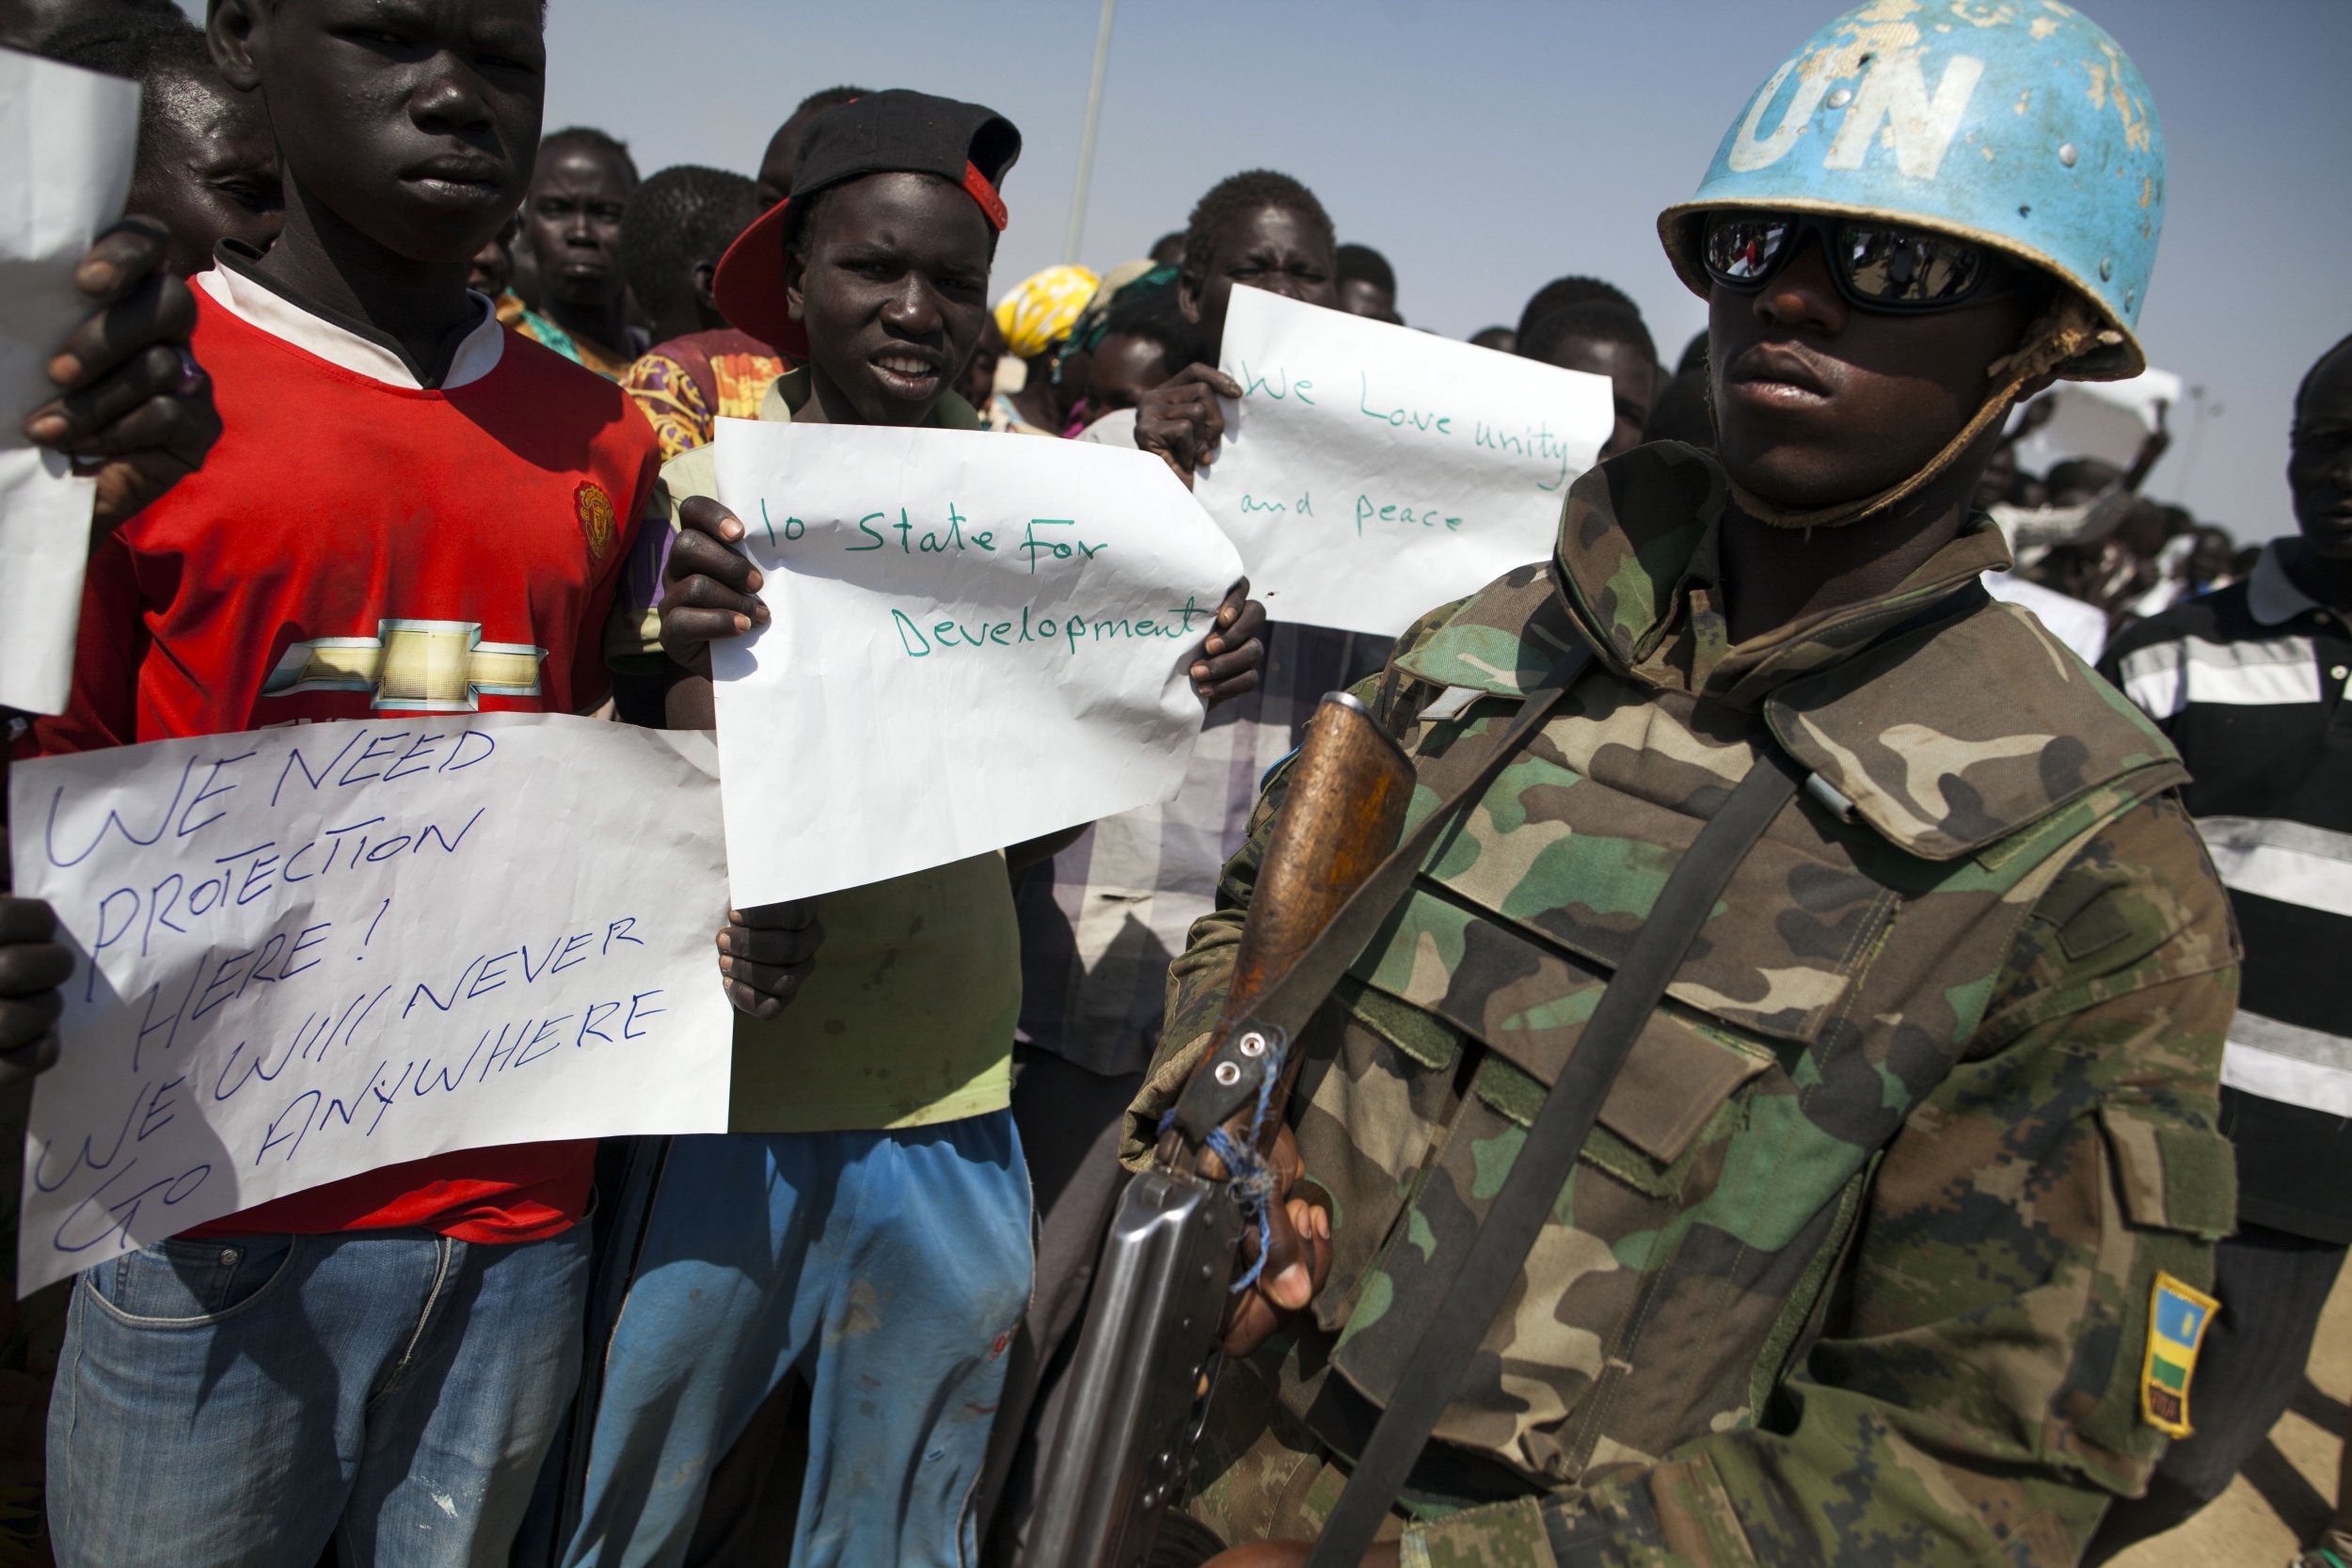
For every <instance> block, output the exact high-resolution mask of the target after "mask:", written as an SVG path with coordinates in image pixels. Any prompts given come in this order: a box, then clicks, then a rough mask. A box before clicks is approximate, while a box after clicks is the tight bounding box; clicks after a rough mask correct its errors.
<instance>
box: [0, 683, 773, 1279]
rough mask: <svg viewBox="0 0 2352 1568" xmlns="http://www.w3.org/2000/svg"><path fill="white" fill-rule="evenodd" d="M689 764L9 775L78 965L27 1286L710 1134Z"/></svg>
mask: <svg viewBox="0 0 2352 1568" xmlns="http://www.w3.org/2000/svg"><path fill="white" fill-rule="evenodd" d="M716 766H717V759H716V757H715V755H714V754H713V752H712V748H711V745H710V742H709V739H708V737H707V736H701V735H694V734H686V735H675V736H673V735H665V734H662V733H660V732H657V731H651V730H640V729H634V728H631V727H629V726H628V725H624V724H605V723H597V722H595V721H590V720H586V719H574V718H569V717H566V716H561V715H547V714H481V715H458V716H453V717H450V718H431V719H426V718H421V717H405V716H396V715H395V716H387V717H385V718H383V719H381V720H377V721H367V722H361V721H345V722H338V723H329V724H299V725H292V726H288V727H286V728H283V729H271V730H255V731H250V732H247V733H245V734H242V735H221V736H205V737H202V738H199V739H191V740H161V741H154V742H151V743H149V744H147V745H143V746H125V747H121V748H119V749H118V750H113V751H105V752H85V753H83V754H81V755H78V756H68V757H57V758H53V759H50V760H47V761H43V762H33V763H25V764H22V765H20V766H19V767H18V768H16V769H15V770H14V773H13V776H12V777H11V778H10V780H9V789H8V806H9V823H10V833H11V844H12V847H13V851H14V864H15V873H16V888H17V891H18V892H19V893H22V894H25V895H32V896H37V897H42V898H46V899H48V900H49V902H50V903H51V904H52V905H53V906H55V908H56V911H57V920H58V924H59V926H60V927H61V931H62V934H61V937H60V940H61V941H63V942H67V943H68V944H69V945H71V946H72V947H73V948H74V949H75V950H76V951H75V959H74V968H73V975H72V979H71V980H70V981H69V982H68V983H67V986H66V1008H65V1015H64V1018H63V1020H62V1021H61V1022H60V1023H59V1025H58V1029H59V1034H60V1037H61V1040H62V1046H63V1049H62V1051H61V1053H60V1054H59V1058H58V1061H57V1065H56V1067H55V1068H53V1069H50V1070H49V1072H48V1073H46V1074H45V1075H44V1076H43V1077H42V1078H41V1079H40V1083H39V1085H38V1087H37V1088H36V1089H35V1091H34V1097H33V1119H32V1132H31V1135H30V1136H29V1137H28V1138H27V1139H26V1142H25V1149H24V1212H23V1215H22V1218H21V1221H20V1226H19V1239H18V1259H17V1287H18V1289H19V1290H20V1291H33V1290H36V1289H38V1288H39V1287H40V1286H42V1285H45V1284H47V1283H49V1282H50V1281H52V1280H56V1279H61V1278H64V1277H65V1276H67V1275H71V1274H73V1273H75V1272H77V1271H79V1270H82V1269H86V1268H88V1267H89V1266H90V1265H92V1264H94V1263H99V1262H103V1261H104V1260H105V1259H108V1258H111V1257H114V1256H115V1255H116V1254H118V1253H121V1252H125V1251H128V1250H129V1249H131V1248H132V1247H135V1246H138V1245H141V1244H143V1243H149V1242H153V1241H158V1240H161V1239H163V1238H165V1237H167V1236H172V1235H176V1234H178V1233H179V1232H181V1231H183V1230H186V1229H188V1228H189V1227H192V1226H198V1225H201V1224H204V1223H205V1222H206V1221H208V1220H215V1219H218V1218H220V1217H221V1216H222V1215H224V1214H230V1213H234V1212H237V1211H239V1210H241V1209H246V1208H250V1207H252V1206H253V1205H254V1204H257V1203H262V1202H265V1201H267V1200H268V1199H270V1198H274V1197H282V1196H285V1195H287V1194H289V1193H294V1192H299V1191H301V1190H303V1189H305V1188H308V1187H315V1186H318V1185H320V1184H321V1183H323V1182H327V1181H334V1180H341V1179H342V1178H344V1177H347V1176H354V1175H357V1174H358V1173H359V1172H361V1171H366V1170H373V1169H374V1168H376V1167H378V1166H383V1165H390V1164H399V1163H400V1162H402V1161H405V1160H417V1159H422V1158H424V1157H426V1156H428V1155H434V1154H442V1153H448V1152H450V1151H452V1150H455V1149H463V1148H485V1147H489V1146H492V1145H498V1144H511V1143H528V1142H535V1141H538V1140H542V1139H560V1138H590V1137H597V1136H602V1135H605V1134H618V1133H630V1132H724V1131H725V1130H726V1121H727V1114H726V1113H727V1076H728V1070H729V1065H730V1061H731V1059H732V1053H733V1039H734V1035H733V1030H732V1028H731V1026H730V1023H729V1019H730V1017H731V1014H730V1012H729V1010H728V1007H727V1004H726V1000H725V998H724V996H723V993H722V991H721V989H720V985H719V978H718V974H717V966H716V961H715V954H714V951H713V949H712V947H711V933H712V932H713V931H714V930H716V929H717V927H718V925H719V922H720V921H721V919H722V918H723V910H724V902H723V900H724V896H725V886H724V881H723V875H724V873H723V852H722V850H721V847H720V843H719V824H718V809H717V807H718V783H717V780H716V778H715V777H714V772H715V769H716Z"/></svg>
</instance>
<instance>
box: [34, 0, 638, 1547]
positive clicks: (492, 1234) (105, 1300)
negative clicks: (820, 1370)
mask: <svg viewBox="0 0 2352 1568" xmlns="http://www.w3.org/2000/svg"><path fill="white" fill-rule="evenodd" d="M543 27H544V19H543V16H542V12H541V8H540V7H539V6H538V5H537V4H536V3H535V0H470V3H468V0H399V3H397V4H389V5H387V4H378V3H375V0H276V3H265V0H216V3H215V7H214V9H213V17H212V23H211V40H212V47H213V52H214V55H215V59H216V60H217V61H218V62H219V64H220V67H221V70H222V72H223V74H224V76H225V77H226V78H227V79H228V80H229V82H230V84H231V85H232V86H233V87H237V88H238V89H239V90H241V91H246V92H253V93H258V94H259V95H260V96H261V98H262V102H263V103H265V104H266V106H267V107H268V110H269V113H270V119H271V122H272V126H273V129H274V131H275V134H276V136H277V139H278V148H279V152H280V157H281V160H282V164H283V168H284V173H285V180H286V203H287V214H286V224H285V229H284V231H283V233H282V235H281V237H280V238H279V240H278V244H277V245H275V246H274V247H273V248H272V249H271V250H270V251H269V252H268V254H267V255H266V256H261V255H253V254H250V253H240V252H237V251H234V250H232V249H230V248H228V247H224V248H223V249H222V250H221V251H220V252H219V253H218V254H217V257H216V264H215V267H214V269H213V270H212V271H210V272H207V273H204V274H201V275H200V276H199V277H198V278H197V279H196V280H195V285H196V293H197V296H198V302H199V321H198V325H197V329H196V335H195V344H196V352H197V354H198V355H199V356H200V357H201V358H202V360H203V363H204V365H205V368H206V370H207V371H208V372H210V374H211V375H212V377H213V379H214V382H215V395H216V397H217V399H218V402H219V405H220V410H221V418H222V422H223V426H224V430H225V434H224V436H223V437H222V439H221V441H220V443H219V445H218V446H216V447H215V449H214V451H213V452H212V454H211V456H210V458H209V460H208V461H207V463H206V466H205V467H204V468H203V469H202V471H201V472H200V473H199V474H197V475H195V476H193V477H192V478H190V479H188V480H187V481H184V482H183V483H181V484H180V485H179V486H178V487H177V488H176V489H175V490H174V491H173V492H172V493H171V494H170V495H169V496H168V497H167V498H166V499H164V500H162V501H160V502H158V503H157V504H154V505H151V506H150V507H149V508H148V509H147V510H146V511H144V512H142V513H141V514H139V515H137V516H136V517H135V518H133V519H132V520H131V521H130V522H129V523H127V524H125V525H124V526H123V527H122V528H121V529H120V530H119V531H117V533H116V534H115V535H114V536H113V537H112V538H110V539H108V540H107V541H106V542H105V543H104V544H103V545H102V546H100V548H99V550H98V551H97V553H96V555H95V556H94V557H93V559H92V561H91V564H90V572H89V580H88V586H87V591H86V593H85V595H84V606H83V618H82V635H81V644H80V653H79V657H78V662H77V665H76V669H75V683H74V693H73V701H72V709H71V711H70V712H69V713H67V714H66V715H65V716H64V717H62V718H60V719H56V720H51V721H41V722H40V723H39V724H37V725H36V726H35V729H34V739H35V742H36V745H37V747H38V749H39V750H40V751H41V752H69V751H75V750H81V749H86V748H90V747H98V746H110V745H120V744H125V743H129V742H132V741H139V740H149V739H154V738H159V737H163V736H186V735H203V734H213V733H219V732H225V731H235V730H244V729H251V728H257V727H261V726H263V725H274V724H282V723H288V722H293V721H301V720H328V719H349V718H363V717H366V716H368V715H369V714H371V713H373V712H382V711H396V712H412V713H413V712H421V713H466V712H475V711H485V710H488V711H499V710H509V711H511V710H517V709H519V710H526V711H529V710H551V711H559V712H564V711H580V710H584V709H587V708H591V707H594V706H596V705H598V704H600V703H601V702H602V701H603V700H604V698H605V695H606V686H607V678H606V674H605V671H604V668H603V665H602V662H601V659H600V657H599V655H598V652H597V642H598V633H599V631H600V629H601V626H602V624H603V621H604V618H605V615H606V613H607V611H608V609H609V606H610V603H611V600H612V592H613V587H614V582H615V578H616V575H617V573H618V570H619V567H620V564H621V562H622V561H623V559H624V558H625V557H626V555H627V554H628V547H629V543H630V540H629V534H630V532H631V531H632V529H633V525H634V522H635V519H636V518H637V517H638V515H640V513H641V512H642V510H643V509H644V502H645V498H646V494H647V492H648V490H649V487H650V484H651V480H652V476H653V468H654V461H655V453H654V441H653V436H652V433H651V431H650V430H649V429H648V428H647V427H646V425H645V422H644V420H643V419H642V418H641V417H640V416H639V415H637V414H636V412H635V411H634V410H633V409H631V408H630V407H629V405H628V400H627V398H626V396H625V395H624V394H623V393H622V392H620V390H619V389H618V388H613V387H612V386H610V385H609V384H607V383H605V382H603V381H601V380H599V379H597V378H596V377H595V376H593V375H591V374H588V373H587V372H582V371H580V370H579V369H578V368H577V367H575V366H572V365H569V364H566V363H565V362H564V361H563V360H562V359H560V358H559V357H557V356H555V355H553V354H550V353H548V352H547V351H546V350H544V349H541V348H539V347H538V346H536V345H534V344H532V343H529V342H526V341H522V340H521V339H519V338H516V337H515V336H514V335H513V334H511V333H510V332H508V331H506V330H505V329H504V328H502V327H501V326H500V325H498V324H497V322H496V321H495V320H494V319H493V318H492V317H491V315H490V313H489V311H488V310H487V309H486V308H485V302H484V301H483V300H482V299H481V298H479V297H478V296H475V295H472V294H469V293H468V291H467V288H466V278H467V267H468V261H469V258H470V257H471V256H472V255H473V254H474V253H475V252H476V251H477V250H479V249H480V248H481V246H482V245H483V244H484V242H485V241H486V240H487V239H488V238H490V236H491V235H492V234H493V233H494V232H496V231H497V230H499V228H500V227H501V225H502V224H504V223H505V221H506V219H507V216H508V214H510V213H512V212H513V211H514V209H515V206H516V202H517V201H518V200H519V199H520V198H521V196H522V191H523V186H524V182H525V180H526V179H527V177H528V174H529V171H530V168H531V165H532V154H533V149H534V147H535V144H536V141H537V137H538V133H539V116H540V108H541V98H542V92H543V71H544V64H545V52H544V44H543V40H542V32H543ZM594 1148H595V1146H594V1145H593V1144H592V1143H585V1142H580V1143H563V1144H537V1145H519V1146H512V1147H507V1148H489V1149H474V1150H469V1151H467V1152H463V1153H459V1154H453V1155H450V1156H446V1157H440V1158H435V1159H432V1160H426V1161H419V1162H414V1163H410V1164H402V1165H397V1166H392V1167H389V1168H386V1169H382V1170H377V1171H374V1172H372V1173H370V1174H368V1175H365V1176H362V1177H358V1178H355V1179H353V1180H348V1181H342V1182H338V1183H334V1184H332V1185H329V1186H326V1187H322V1188H318V1189H316V1190H313V1191H310V1192H307V1193H302V1194H297V1195H295V1196H292V1197H288V1198H283V1199H280V1200H278V1201H276V1202H273V1203H269V1204H266V1205H263V1206H262V1207H261V1208H258V1209H253V1210H248V1211H246V1212H244V1213H242V1214H237V1215H232V1216H230V1218H228V1219H226V1220H223V1221H220V1222H218V1223H215V1224H214V1225H211V1226H207V1227H201V1228H199V1230H197V1231H193V1232H190V1233H188V1234H185V1235H183V1236H180V1237H177V1238H174V1239H173V1240H171V1241H168V1242H165V1243H159V1244H156V1245H152V1246H149V1247H146V1248H143V1249H141V1250H139V1251H137V1252H135V1253H132V1254H129V1255H127V1256H125V1257H123V1258H120V1259H116V1260H114V1261H112V1262H109V1263H106V1264H103V1265H102V1266H100V1267H98V1268H95V1269H92V1270H91V1271H89V1272H88V1273H87V1274H86V1275H84V1276H83V1277H82V1280H81V1282H80V1283H79V1285H78V1286H77V1288H76V1290H75V1291H74V1297H73V1306H72V1317H71V1320H70V1324H69V1328H68V1337H67V1342H66V1347H65V1352H64V1358H63V1362H62V1368H63V1370H61V1372H60V1376H59V1386H58V1388H57V1391H56V1398H55V1400H54V1401H53V1402H52V1405H51V1417H50V1430H49V1452H50V1461H49V1464H50V1480H51V1490H50V1494H49V1507H50V1518H51V1522H52V1528H53V1530H54V1532H55V1537H56V1548H57V1559H58V1560H59V1561H60V1562H61V1563H65V1564H68V1565H77V1564H104V1565H106V1568H136V1565H138V1564H144V1563H165V1562H168V1563H171V1564H173V1565H175V1568H178V1565H203V1564H215V1563H217V1564H230V1563H235V1564H239V1565H256V1568H266V1565H275V1564H285V1565H287V1568H310V1565H311V1564H313V1563H315V1562H316V1561H317V1560H318V1558H319V1556H320V1554H321V1552H322V1551H323V1550H325V1549H326V1544H327V1543H328V1541H329V1540H330V1538H333V1537H336V1536H338V1535H339V1534H340V1536H341V1537H342V1550H343V1555H344V1557H345V1559H346V1560H354V1561H365V1562H372V1563H375V1564H382V1565H400V1568H406V1565H411V1564H439V1563H460V1562H464V1563H474V1562H491V1561H502V1560H504V1558H505V1555H506V1551H507V1545H508V1543H509V1541H510V1540H511V1539H512V1536H513V1534H514V1531H515V1528H516V1523H517V1521H518V1520H519V1518H520V1516H521V1513H522V1511H523V1507H524V1503H525V1501H526V1499H527V1497H528V1495H529V1492H530V1490H531V1486H532V1481H533V1479H534V1477H535V1476H536V1473H537V1470H538V1467H539V1463H540V1460H541V1458H542V1457H543V1455H544V1454H545V1452H546V1450H547V1447H548V1442H549V1441H550V1438H551V1436H552V1433H553V1432H554V1430H555V1427H556V1424H557V1421H558V1419H559V1418H560V1416H561V1413H562V1410H563V1408H564V1402H565V1401H566V1400H567V1399H568V1397H569V1394H570V1391H571V1389H572V1386H573V1382H574V1379H575V1377H576V1375H577V1363H578V1356H579V1341H580V1312H581V1307H582V1301H583V1293H584V1289H585V1275H586V1267H587V1256H588V1238H587V1234H586V1228H585V1227H580V1226H577V1225H576V1223H575V1222H576V1221H578V1220H579V1219H580V1214H581V1212H582V1209H583V1207H584V1205H585V1203H586V1201H587V1196H588V1188H589V1178H590V1163H591V1160H592V1157H593V1152H594Z"/></svg>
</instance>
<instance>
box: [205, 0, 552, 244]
mask: <svg viewBox="0 0 2352 1568" xmlns="http://www.w3.org/2000/svg"><path fill="white" fill-rule="evenodd" d="M543 28H544V19H543V17H542V15H541V12H540V8H539V4H538V0H277V3H276V4H274V5H273V4H268V3H265V0H216V4H215V9H214V13H213V20H212V24H211V28H210V31H211V34H212V41H213V55H214V58H215V59H216V60H218V61H219V62H220V66H221V71H222V73H223V74H224V75H225V76H227V77H228V78H229V80H230V84H231V85H232V86H234V87H240V88H246V89H258V90H259V91H260V93H261V95H262V100H263V102H264V103H266V104H267V106H268V110H269V118H270V124H271V126H272V128H273V130H274V131H275V132H276V134H277V137H278V155H279V158H280V161H281V163H282V166H283V169H284V173H285V177H286V178H287V180H288V181H290V182H293V183H294V184H297V185H299V186H300V187H301V189H302V190H303V191H305V192H307V193H308V194H309V195H310V197H311V198H314V199H315V200H316V201H317V202H318V203H319V205H321V206H323V207H325V208H326V210H327V211H328V212H330V213H332V214H334V215H335V216H336V217H337V218H339V219H341V220H342V222H343V223H345V224H347V225H349V226H350V227H351V228H352V229H354V230H358V232H359V233H360V234H361V235H363V236H365V237H366V238H367V239H370V240H372V241H373V242H374V243H375V244H377V245H381V246H383V247H384V248H385V249H387V250H389V251H391V252H392V253H393V254H395V255H398V256H403V257H406V258H408V259H409V260H411V261H439V262H464V261H467V260H468V259H469V258H470V257H471V256H472V255H473V254H474V252H475V251H477V250H479V249H481V248H482V245H483V244H484V242H485V241H486V240H488V239H489V238H490V236H491V235H493V234H495V233H497V232H498V230H499V229H500V227H501V225H502V224H504V223H505V221H506V218H507V214H510V213H512V212H513V211H514V210H515V209H516V206H518V205H519V204H520V203H521V201H522V198H523V186H524V182H525V181H526V180H527V179H528V177H529V175H530V171H531V163H532V153H533V152H534V150H536V149H537V146H538V140H539V113H540V103H541V98H542V96H543V94H544V92H545V90H546V70H547V50H546V45H545V40H544V39H543V37H542V32H543Z"/></svg>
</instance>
